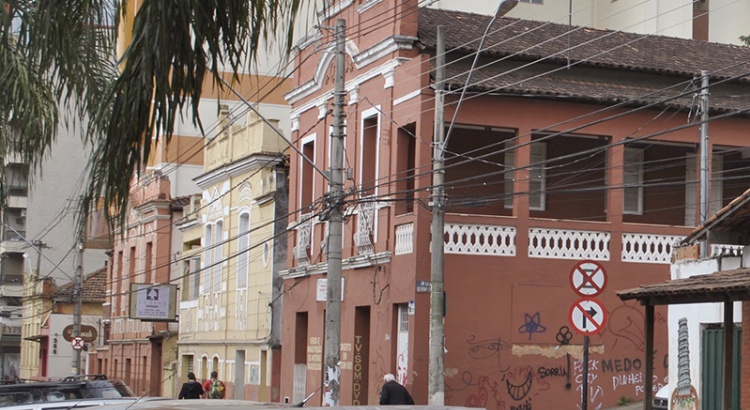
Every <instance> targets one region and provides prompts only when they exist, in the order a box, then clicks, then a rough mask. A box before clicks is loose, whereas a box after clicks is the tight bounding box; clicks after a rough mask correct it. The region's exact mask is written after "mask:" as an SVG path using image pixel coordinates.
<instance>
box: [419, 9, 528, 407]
mask: <svg viewBox="0 0 750 410" xmlns="http://www.w3.org/2000/svg"><path fill="white" fill-rule="evenodd" d="M516 4H518V0H500V3H499V4H498V5H497V10H495V14H494V15H493V16H492V20H490V22H489V24H487V28H486V29H485V30H484V34H483V35H482V38H481V39H480V41H479V48H477V52H476V55H475V56H474V62H473V63H472V64H471V68H470V69H469V73H468V75H467V77H466V84H465V85H464V88H463V90H462V91H461V97H460V98H459V100H458V104H457V105H456V111H455V112H454V113H453V120H451V124H450V127H449V128H448V133H447V134H446V135H445V137H444V132H445V121H444V110H445V104H444V101H445V100H444V93H445V91H444V78H445V37H444V27H443V26H438V28H437V29H438V32H437V47H436V62H435V71H436V73H435V74H436V75H435V135H434V137H433V141H434V143H433V161H432V196H431V201H430V202H431V205H432V224H431V225H430V231H431V232H432V243H431V244H430V251H431V259H430V261H431V269H430V285H431V286H430V346H429V347H430V349H429V350H430V352H429V353H430V358H429V371H428V378H429V380H428V385H427V394H428V398H427V403H428V404H429V405H432V406H443V405H444V403H445V369H444V363H443V355H444V353H445V295H444V293H443V289H444V278H445V267H444V265H443V261H444V256H445V249H444V246H445V243H444V241H443V232H444V230H445V209H444V206H445V193H444V184H445V169H444V166H445V148H446V147H447V146H448V138H449V137H450V133H451V130H452V129H453V124H454V123H455V122H456V118H457V117H458V111H459V109H460V108H461V102H462V101H463V99H464V95H465V94H466V89H467V88H468V87H469V84H470V82H471V74H472V72H473V71H474V68H475V66H476V65H477V61H478V60H479V53H481V51H482V46H483V45H484V41H485V39H486V38H487V33H489V31H490V27H492V24H493V23H494V22H495V20H497V18H498V17H501V16H503V15H504V14H505V13H507V12H509V11H510V10H511V9H512V8H513V7H515V6H516Z"/></svg>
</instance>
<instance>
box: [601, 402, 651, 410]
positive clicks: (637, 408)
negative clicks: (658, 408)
mask: <svg viewBox="0 0 750 410" xmlns="http://www.w3.org/2000/svg"><path fill="white" fill-rule="evenodd" d="M642 409H643V402H642V401H637V402H635V403H630V404H628V405H627V406H616V407H609V408H606V409H604V410H642Z"/></svg>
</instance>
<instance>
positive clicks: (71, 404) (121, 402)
mask: <svg viewBox="0 0 750 410" xmlns="http://www.w3.org/2000/svg"><path fill="white" fill-rule="evenodd" d="M150 399H153V398H149V400H150ZM138 400H144V399H140V398H138V397H120V398H117V399H80V400H62V401H46V402H40V403H28V404H19V405H14V406H8V407H2V409H3V410H72V409H81V408H87V407H101V406H112V405H113V406H116V407H117V408H128V407H130V406H132V405H133V404H134V403H136V402H137V401H138Z"/></svg>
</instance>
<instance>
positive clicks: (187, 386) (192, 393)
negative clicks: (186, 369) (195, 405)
mask: <svg viewBox="0 0 750 410" xmlns="http://www.w3.org/2000/svg"><path fill="white" fill-rule="evenodd" d="M201 395H203V387H202V386H201V384H200V383H198V382H197V381H196V380H195V373H193V372H190V373H188V381H186V382H185V383H183V384H182V390H180V395H179V396H177V398H178V399H180V400H182V399H200V398H201Z"/></svg>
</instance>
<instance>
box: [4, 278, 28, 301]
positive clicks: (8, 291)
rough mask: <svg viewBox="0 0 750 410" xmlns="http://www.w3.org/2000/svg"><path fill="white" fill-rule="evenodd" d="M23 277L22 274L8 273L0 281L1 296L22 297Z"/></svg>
mask: <svg viewBox="0 0 750 410" xmlns="http://www.w3.org/2000/svg"><path fill="white" fill-rule="evenodd" d="M23 290H24V286H23V277H22V276H20V275H12V276H11V275H6V276H5V278H4V279H3V281H2V283H0V296H2V297H12V298H20V297H22V296H23Z"/></svg>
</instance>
